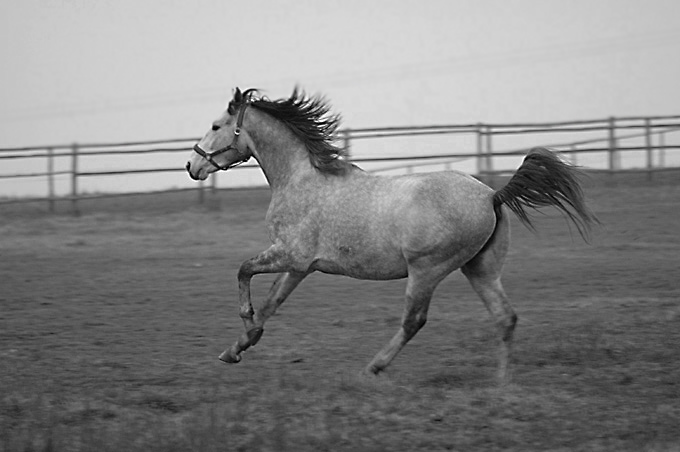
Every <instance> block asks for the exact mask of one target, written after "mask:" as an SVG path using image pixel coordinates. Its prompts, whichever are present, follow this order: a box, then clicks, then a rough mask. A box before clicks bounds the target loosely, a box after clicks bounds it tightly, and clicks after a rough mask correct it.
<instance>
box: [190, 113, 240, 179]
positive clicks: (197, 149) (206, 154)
mask: <svg viewBox="0 0 680 452" xmlns="http://www.w3.org/2000/svg"><path fill="white" fill-rule="evenodd" d="M247 108H248V103H247V102H246V103H244V104H243V106H242V107H241V109H240V110H239V112H238V119H237V120H236V128H235V129H234V140H233V141H232V142H231V143H230V144H229V145H227V146H226V147H223V148H220V149H218V150H216V151H213V152H206V151H204V150H203V148H201V146H200V145H199V144H198V143H196V144H195V145H194V151H195V152H196V153H197V154H198V155H200V156H201V157H203V158H204V159H206V160H207V161H208V162H209V163H210V164H211V165H212V166H214V167H215V168H217V169H218V170H222V171H225V170H228V169H229V168H233V167H235V166H238V165H240V164H241V163H245V162H247V161H248V160H249V159H250V154H248V152H247V150H246V152H242V151H241V150H240V149H239V148H238V138H239V136H241V126H242V125H243V117H244V116H245V114H246V109H247ZM231 150H234V151H236V155H237V156H238V158H239V159H238V160H237V161H236V162H233V163H230V164H228V165H224V166H222V165H220V164H219V163H217V162H216V161H215V160H214V158H215V157H216V156H218V155H220V154H224V153H225V152H228V151H231Z"/></svg>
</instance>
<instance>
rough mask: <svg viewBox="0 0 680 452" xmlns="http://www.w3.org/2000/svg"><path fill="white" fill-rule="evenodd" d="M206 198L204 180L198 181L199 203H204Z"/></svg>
mask: <svg viewBox="0 0 680 452" xmlns="http://www.w3.org/2000/svg"><path fill="white" fill-rule="evenodd" d="M204 200H205V184H204V183H203V181H202V180H199V181H198V203H199V204H203V201H204Z"/></svg>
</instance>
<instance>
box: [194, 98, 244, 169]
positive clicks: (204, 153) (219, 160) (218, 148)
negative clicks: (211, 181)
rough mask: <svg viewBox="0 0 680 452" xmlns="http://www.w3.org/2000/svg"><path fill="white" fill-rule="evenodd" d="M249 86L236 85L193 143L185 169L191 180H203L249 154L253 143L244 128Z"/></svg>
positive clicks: (231, 165)
mask: <svg viewBox="0 0 680 452" xmlns="http://www.w3.org/2000/svg"><path fill="white" fill-rule="evenodd" d="M250 101H251V93H250V90H248V91H246V92H245V93H241V90H239V89H238V88H236V91H235V92H234V98H233V99H232V101H231V102H229V107H228V108H227V111H225V112H224V113H223V114H222V115H221V116H220V117H219V118H217V119H216V120H215V121H213V123H212V128H211V130H209V131H208V132H207V133H206V134H205V136H203V138H202V139H201V140H200V141H199V142H198V143H196V145H195V146H194V150H193V152H192V155H191V157H190V159H189V161H188V162H187V165H186V169H187V171H188V172H189V176H190V177H191V178H192V179H194V180H205V179H206V178H207V177H208V175H209V174H210V173H214V172H215V171H218V170H228V169H229V168H233V167H234V166H237V165H240V164H241V163H244V162H246V161H248V159H250V157H252V155H253V154H252V148H253V143H252V140H251V138H250V136H249V135H248V133H247V131H245V130H244V129H243V121H244V118H245V115H246V110H247V109H248V105H249V104H250Z"/></svg>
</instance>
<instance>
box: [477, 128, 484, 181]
mask: <svg viewBox="0 0 680 452" xmlns="http://www.w3.org/2000/svg"><path fill="white" fill-rule="evenodd" d="M484 173H485V168H484V126H483V125H482V124H481V123H478V124H477V176H478V177H479V179H480V180H482V181H483V180H484V178H485V174H484Z"/></svg>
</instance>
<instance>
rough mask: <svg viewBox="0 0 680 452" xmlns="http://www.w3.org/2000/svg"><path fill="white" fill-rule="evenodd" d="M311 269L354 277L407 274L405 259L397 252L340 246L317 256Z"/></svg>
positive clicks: (396, 276)
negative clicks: (369, 250)
mask: <svg viewBox="0 0 680 452" xmlns="http://www.w3.org/2000/svg"><path fill="white" fill-rule="evenodd" d="M312 270H316V271H320V272H322V273H329V274H333V275H345V276H349V277H351V278H356V279H372V280H385V279H399V278H405V277H406V276H408V271H407V268H406V261H405V260H404V258H403V256H402V255H401V254H398V253H385V254H381V253H371V252H367V250H365V249H359V248H354V247H351V246H340V247H338V250H337V252H336V253H332V255H330V254H329V255H325V256H319V257H318V258H317V259H315V260H314V263H313V264H312Z"/></svg>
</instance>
